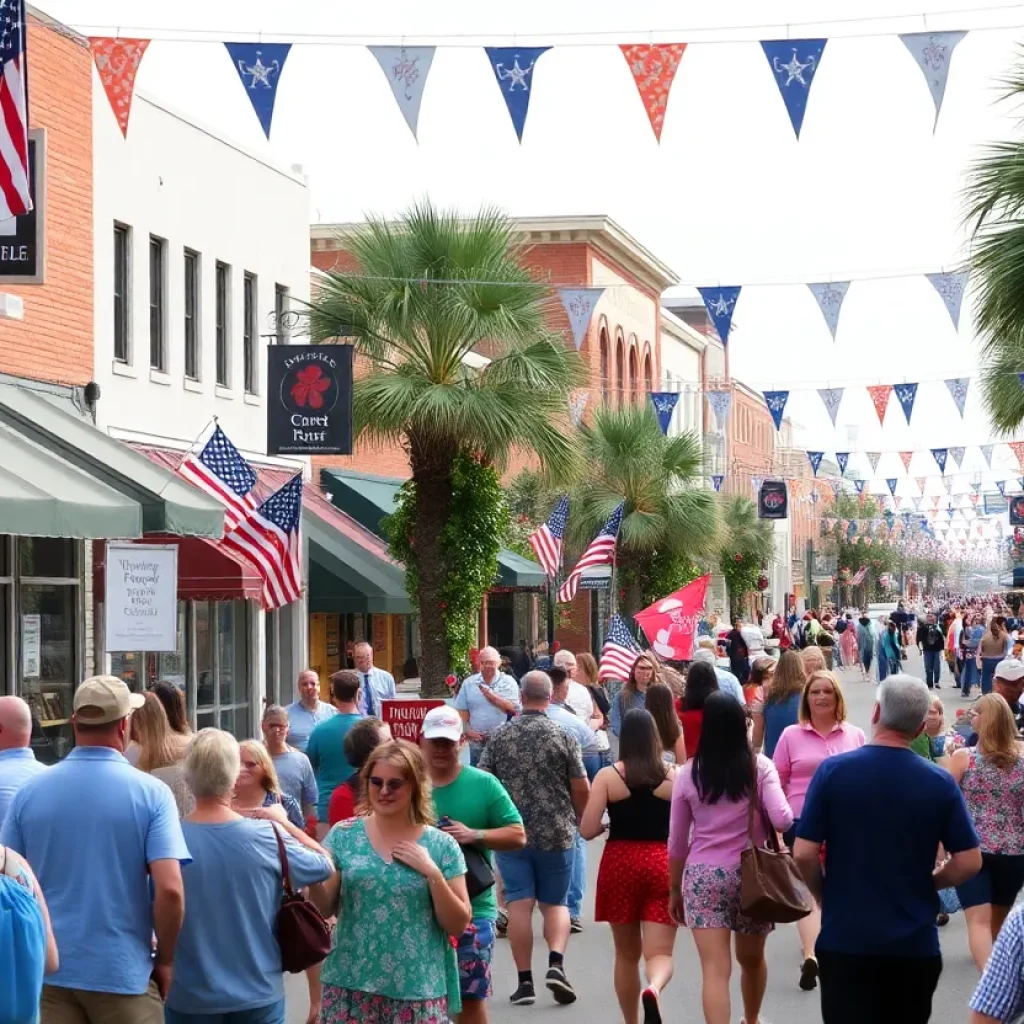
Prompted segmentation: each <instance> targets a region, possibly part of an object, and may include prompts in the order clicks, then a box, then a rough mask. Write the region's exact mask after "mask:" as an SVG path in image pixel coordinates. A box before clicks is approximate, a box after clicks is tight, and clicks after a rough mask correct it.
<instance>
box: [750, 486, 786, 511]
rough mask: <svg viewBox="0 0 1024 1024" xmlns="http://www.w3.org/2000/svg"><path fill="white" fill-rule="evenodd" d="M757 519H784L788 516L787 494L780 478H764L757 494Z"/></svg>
mask: <svg viewBox="0 0 1024 1024" xmlns="http://www.w3.org/2000/svg"><path fill="white" fill-rule="evenodd" d="M757 515H758V518H759V519H786V518H788V516H789V495H788V494H787V492H786V484H785V482H784V481H782V480H765V481H764V483H763V484H761V490H760V492H759V494H758V496H757Z"/></svg>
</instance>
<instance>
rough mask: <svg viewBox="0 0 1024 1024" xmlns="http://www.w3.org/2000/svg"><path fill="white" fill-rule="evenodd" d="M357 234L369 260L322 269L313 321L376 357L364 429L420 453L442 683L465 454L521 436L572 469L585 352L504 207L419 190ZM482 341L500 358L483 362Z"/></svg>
mask: <svg viewBox="0 0 1024 1024" xmlns="http://www.w3.org/2000/svg"><path fill="white" fill-rule="evenodd" d="M345 244H346V248H347V250H348V252H349V253H350V254H351V255H352V257H353V258H354V260H355V263H356V266H357V268H358V269H356V270H354V271H351V272H349V271H331V272H328V273H327V274H325V275H324V278H323V280H322V281H321V282H320V284H319V286H318V290H317V294H316V296H315V297H314V299H313V301H312V303H311V305H310V308H309V312H308V323H309V333H310V337H311V339H312V341H314V342H318V343H324V342H330V341H333V340H335V339H338V338H341V337H344V338H345V339H346V340H351V341H352V342H353V343H354V345H355V348H356V352H357V354H358V355H360V356H362V357H363V358H364V359H365V360H366V362H367V363H368V364H369V369H370V372H369V373H368V374H366V375H364V376H361V377H360V378H359V379H358V380H357V381H356V382H355V388H354V396H353V427H354V433H355V436H356V437H357V438H360V439H363V440H365V441H370V442H383V443H395V442H397V443H399V444H401V445H402V446H403V447H404V448H405V450H406V452H407V453H408V456H409V462H410V465H411V470H412V480H411V482H412V490H411V492H410V493H411V494H412V495H414V501H415V511H414V513H413V515H412V523H413V526H412V530H411V537H409V538H407V545H406V547H407V550H409V551H410V552H411V555H412V559H413V560H414V561H415V566H414V569H415V580H416V594H415V599H416V601H417V604H418V608H419V619H420V634H421V640H422V652H423V653H422V659H421V664H420V667H421V670H422V672H421V674H422V677H423V681H424V688H425V689H424V692H428V693H429V692H437V690H438V689H439V688H440V689H442V690H443V688H444V679H445V676H446V675H447V674H448V672H449V671H450V669H451V664H452V662H451V652H450V650H449V642H448V639H447V636H446V628H445V602H444V601H443V600H442V599H441V596H440V595H441V593H442V590H443V588H444V586H445V584H446V582H447V581H449V579H450V578H453V576H454V574H458V573H459V572H460V570H461V569H464V566H463V565H462V564H461V562H463V561H465V559H467V558H469V557H470V553H468V552H461V551H459V550H451V549H450V548H451V545H450V544H447V545H446V544H444V543H443V538H442V534H443V532H444V529H445V525H446V524H447V523H448V521H449V513H450V510H451V508H452V476H453V467H454V466H455V464H456V460H457V459H458V458H460V457H461V456H464V455H465V454H467V453H468V454H470V455H472V456H473V457H474V458H475V459H477V460H478V461H482V462H484V463H485V464H491V465H495V466H496V467H499V468H500V467H501V466H503V465H504V463H505V460H506V459H507V457H508V455H509V454H510V452H511V451H512V450H513V449H520V450H528V451H533V452H535V453H536V455H537V456H538V458H539V460H540V463H541V465H542V466H543V467H545V469H546V470H548V471H550V472H551V473H553V474H562V475H565V474H568V473H569V472H570V471H571V469H572V468H573V466H574V464H575V453H576V448H575V441H574V438H573V437H572V435H571V434H570V432H569V431H567V430H566V429H565V422H566V420H567V402H568V395H569V392H570V390H571V389H572V387H573V386H574V384H575V383H576V382H577V378H578V366H579V364H578V361H577V358H576V356H575V354H574V353H572V352H571V351H570V350H569V349H568V348H567V347H566V345H565V343H564V341H563V339H562V338H561V337H560V336H558V335H555V334H553V333H552V332H551V330H550V329H549V328H548V321H547V313H548V303H549V301H550V292H549V289H548V288H547V287H546V286H545V285H544V284H542V283H540V282H538V281H536V280H535V279H534V278H533V277H532V276H531V275H530V273H529V271H528V270H527V269H526V268H525V267H524V266H523V264H522V262H521V259H520V251H519V249H518V247H517V245H516V242H515V240H514V234H513V227H512V225H511V223H510V222H509V220H508V219H507V218H506V217H505V216H504V215H502V214H501V213H499V212H498V211H496V210H493V209H484V210H482V211H481V212H480V213H479V214H478V215H477V216H476V217H474V218H472V219H462V218H460V217H459V216H458V215H457V214H456V213H452V212H441V211H438V210H436V209H434V207H433V206H431V204H430V203H429V202H420V203H418V204H416V205H415V206H413V207H412V208H411V209H410V210H409V211H408V212H407V213H406V214H405V215H404V216H403V217H402V218H401V219H400V220H397V221H387V220H383V219H378V218H371V219H369V220H368V222H367V223H366V225H365V226H364V227H363V228H362V229H360V230H358V231H356V232H355V233H353V234H352V235H350V236H348V237H346V239H345ZM473 353H476V354H478V355H480V354H483V355H486V356H487V357H488V359H489V362H487V363H486V365H483V366H482V368H474V367H473V366H471V365H469V360H468V358H467V357H471V354H473ZM472 362H473V363H474V364H476V366H477V367H479V363H480V360H472ZM488 582H489V581H488Z"/></svg>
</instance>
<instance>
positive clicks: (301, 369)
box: [267, 345, 352, 455]
mask: <svg viewBox="0 0 1024 1024" xmlns="http://www.w3.org/2000/svg"><path fill="white" fill-rule="evenodd" d="M267 454H268V455H351V454H352V346H351V345H268V346H267Z"/></svg>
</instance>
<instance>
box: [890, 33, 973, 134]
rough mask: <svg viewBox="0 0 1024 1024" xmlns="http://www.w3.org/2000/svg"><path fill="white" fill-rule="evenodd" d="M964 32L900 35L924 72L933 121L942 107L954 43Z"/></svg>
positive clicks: (958, 40)
mask: <svg viewBox="0 0 1024 1024" xmlns="http://www.w3.org/2000/svg"><path fill="white" fill-rule="evenodd" d="M965 35H967V33H966V32H907V33H904V34H903V35H901V36H900V39H902V40H903V45H904V46H906V48H907V49H908V50H909V51H910V54H911V56H912V57H913V58H914V60H915V61H917V66H918V67H919V68H920V69H921V71H922V72H923V73H924V79H925V81H926V82H927V83H928V91H929V92H930V93H931V94H932V103H934V104H935V122H934V123H933V125H932V128H933V130H934V125H935V124H936V123H938V120H939V111H940V110H941V109H942V97H943V95H944V94H945V92H946V79H948V78H949V62H950V59H951V58H952V56H953V50H954V48H955V47H956V44H957V43H959V42H960V40H961V39H963V37H964V36H965Z"/></svg>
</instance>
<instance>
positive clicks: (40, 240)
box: [0, 128, 46, 284]
mask: <svg viewBox="0 0 1024 1024" xmlns="http://www.w3.org/2000/svg"><path fill="white" fill-rule="evenodd" d="M28 173H29V188H30V189H31V191H32V209H31V210H30V211H29V212H28V213H26V214H24V215H23V216H21V217H11V218H10V219H9V220H0V284H42V283H43V282H44V281H45V279H46V247H45V238H46V232H45V230H44V225H45V223H46V132H45V131H44V130H43V129H42V128H33V129H32V130H31V131H30V132H29V133H28Z"/></svg>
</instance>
